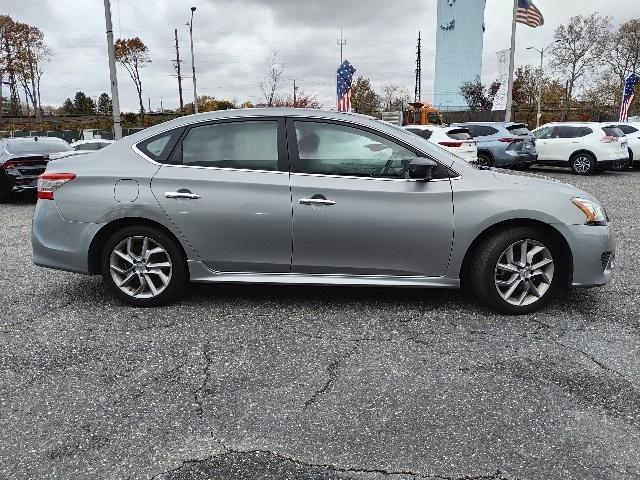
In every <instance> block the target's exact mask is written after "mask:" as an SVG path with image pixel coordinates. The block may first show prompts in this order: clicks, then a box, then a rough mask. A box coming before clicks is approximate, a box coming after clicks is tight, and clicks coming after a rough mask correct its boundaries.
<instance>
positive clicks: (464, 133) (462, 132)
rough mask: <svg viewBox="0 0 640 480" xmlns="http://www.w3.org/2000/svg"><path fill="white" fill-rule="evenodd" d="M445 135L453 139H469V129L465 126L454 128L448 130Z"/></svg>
mask: <svg viewBox="0 0 640 480" xmlns="http://www.w3.org/2000/svg"><path fill="white" fill-rule="evenodd" d="M447 137H449V138H453V139H454V140H471V135H469V130H468V129H466V128H456V129H455V130H449V131H448V132H447Z"/></svg>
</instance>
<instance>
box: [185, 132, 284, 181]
mask: <svg viewBox="0 0 640 480" xmlns="http://www.w3.org/2000/svg"><path fill="white" fill-rule="evenodd" d="M182 163H183V164H184V165H194V166H201V167H221V168H249V169H253V170H277V169H278V122H277V121H275V120H268V121H264V120H261V121H246V122H235V123H218V124H209V125H203V126H200V127H193V128H191V129H190V130H189V132H188V133H187V135H186V136H185V138H184V140H183V141H182Z"/></svg>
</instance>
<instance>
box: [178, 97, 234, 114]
mask: <svg viewBox="0 0 640 480" xmlns="http://www.w3.org/2000/svg"><path fill="white" fill-rule="evenodd" d="M232 108H237V107H236V104H235V102H233V101H231V100H222V99H217V98H215V97H211V96H209V95H198V112H214V111H216V110H231V109H232ZM184 111H185V112H186V113H187V114H189V115H190V114H192V113H193V112H194V110H193V102H190V103H187V104H186V105H184Z"/></svg>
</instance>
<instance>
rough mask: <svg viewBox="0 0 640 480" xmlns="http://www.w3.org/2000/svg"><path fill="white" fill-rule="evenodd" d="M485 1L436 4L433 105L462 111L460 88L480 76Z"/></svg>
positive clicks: (444, 0)
mask: <svg viewBox="0 0 640 480" xmlns="http://www.w3.org/2000/svg"><path fill="white" fill-rule="evenodd" d="M485 4H486V0H438V25H437V27H436V72H435V84H434V102H433V103H434V105H435V106H436V107H438V108H440V109H442V110H457V109H460V110H463V109H465V108H467V102H466V101H465V100H464V98H463V97H462V95H460V87H461V86H462V85H463V84H464V83H465V82H472V81H474V80H475V79H476V77H479V76H480V74H481V72H482V46H483V36H484V9H485Z"/></svg>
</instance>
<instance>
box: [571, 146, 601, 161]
mask: <svg viewBox="0 0 640 480" xmlns="http://www.w3.org/2000/svg"><path fill="white" fill-rule="evenodd" d="M581 153H583V154H584V153H586V154H588V155H591V156H592V157H593V159H594V160H595V161H596V162H597V161H598V156H597V155H596V154H595V153H593V152H592V151H591V150H589V149H587V148H579V149H578V150H576V151H575V152H573V153H572V154H571V155H569V161H571V160H572V159H573V157H575V156H576V155H579V154H581Z"/></svg>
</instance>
